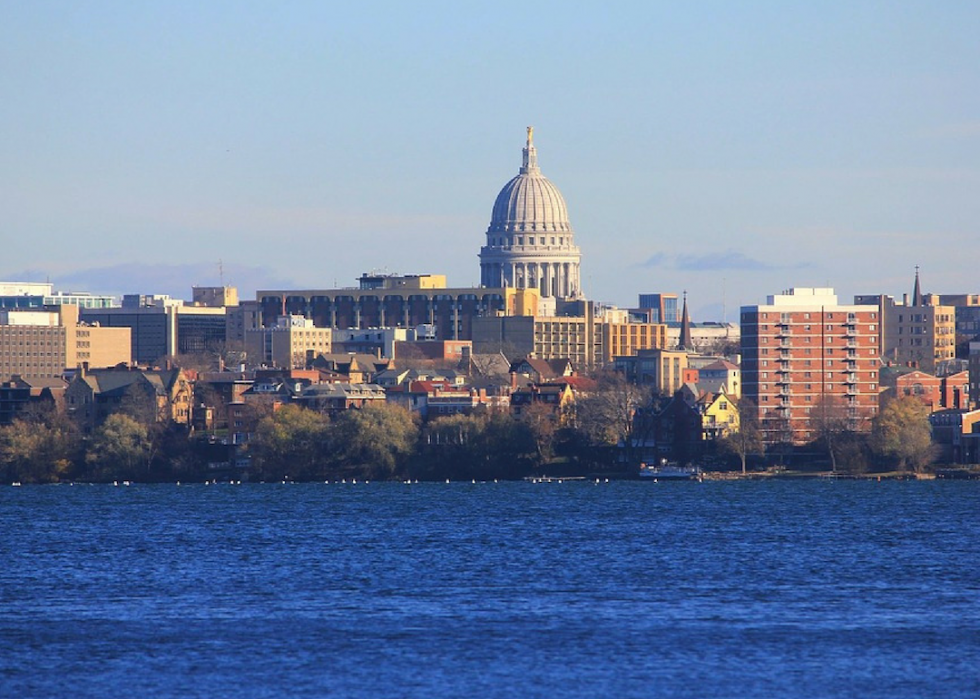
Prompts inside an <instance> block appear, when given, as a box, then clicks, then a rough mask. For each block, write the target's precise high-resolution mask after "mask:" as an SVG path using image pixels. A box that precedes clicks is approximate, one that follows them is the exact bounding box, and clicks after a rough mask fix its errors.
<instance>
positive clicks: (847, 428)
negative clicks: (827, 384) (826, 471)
mask: <svg viewBox="0 0 980 699" xmlns="http://www.w3.org/2000/svg"><path fill="white" fill-rule="evenodd" d="M810 424H811V426H812V427H813V431H814V432H815V433H816V438H817V440H819V441H820V442H822V443H823V445H824V447H826V449H827V454H828V455H829V456H830V468H831V470H832V471H833V472H834V473H837V457H838V455H839V452H840V448H841V446H842V441H843V439H844V437H845V435H847V434H848V433H850V432H851V418H850V415H849V414H848V407H847V403H845V402H844V399H843V398H841V397H840V396H835V395H833V394H826V395H823V396H821V397H820V398H819V399H817V402H816V403H814V404H813V408H812V409H811V410H810Z"/></svg>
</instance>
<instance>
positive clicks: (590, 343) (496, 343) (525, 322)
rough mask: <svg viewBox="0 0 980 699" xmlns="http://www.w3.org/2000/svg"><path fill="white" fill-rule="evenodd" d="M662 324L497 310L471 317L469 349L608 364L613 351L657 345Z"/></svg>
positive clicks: (580, 366)
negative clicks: (499, 312)
mask: <svg viewBox="0 0 980 699" xmlns="http://www.w3.org/2000/svg"><path fill="white" fill-rule="evenodd" d="M665 342H666V327H665V326H663V325H660V324H657V323H614V322H605V321H602V320H600V319H598V318H596V317H595V316H593V315H592V314H591V313H588V314H586V315H584V316H534V317H527V316H525V317H520V316H502V317H495V318H476V319H474V321H473V351H474V352H477V353H486V352H496V351H503V352H504V354H505V355H508V356H514V357H523V356H533V357H537V358H539V359H564V358H567V359H569V360H570V361H571V362H572V365H573V366H574V367H575V369H576V370H577V371H585V370H589V369H592V368H595V367H601V366H608V365H611V364H612V363H613V360H614V358H615V357H616V356H618V355H629V354H636V353H637V352H640V351H641V350H648V349H657V348H661V347H663V346H664V343H665Z"/></svg>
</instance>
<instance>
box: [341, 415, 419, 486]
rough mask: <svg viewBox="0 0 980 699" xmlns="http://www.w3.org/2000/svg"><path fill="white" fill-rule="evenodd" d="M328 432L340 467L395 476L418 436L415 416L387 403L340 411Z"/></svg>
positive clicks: (368, 474) (370, 475) (371, 475)
mask: <svg viewBox="0 0 980 699" xmlns="http://www.w3.org/2000/svg"><path fill="white" fill-rule="evenodd" d="M331 432H332V434H333V437H334V442H335V444H336V445H337V456H338V458H339V459H340V460H341V462H342V463H343V465H344V467H345V468H346V469H349V470H351V471H353V472H355V473H358V474H360V475H361V476H363V477H365V478H394V477H396V476H398V475H399V473H400V472H401V470H402V466H403V465H404V462H405V460H406V458H407V457H408V456H410V455H411V454H412V453H414V451H415V447H416V445H417V444H418V437H419V427H418V422H417V418H416V416H415V415H414V414H413V413H411V412H409V411H408V410H406V409H405V408H402V407H400V406H396V405H388V404H387V403H382V404H380V405H371V404H369V405H365V406H364V407H363V408H360V409H355V410H347V411H345V412H343V413H341V414H340V415H338V416H337V418H336V419H335V421H334V425H333V429H332V430H331Z"/></svg>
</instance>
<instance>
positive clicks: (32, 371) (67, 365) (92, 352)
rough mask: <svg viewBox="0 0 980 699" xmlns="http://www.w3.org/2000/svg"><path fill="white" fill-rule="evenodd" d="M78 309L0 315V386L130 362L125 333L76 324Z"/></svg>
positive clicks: (68, 307)
mask: <svg viewBox="0 0 980 699" xmlns="http://www.w3.org/2000/svg"><path fill="white" fill-rule="evenodd" d="M78 310H79V308H78V306H76V305H74V304H63V305H60V306H49V307H48V308H47V309H45V310H30V311H21V310H18V311H12V310H7V311H0V381H6V380H8V379H10V377H11V376H13V375H15V374H16V375H18V376H21V377H22V378H25V379H39V378H40V379H46V378H58V377H60V376H62V375H63V374H64V373H65V370H66V369H74V368H75V367H77V366H78V365H80V364H88V365H90V366H93V367H108V366H113V365H116V364H128V363H129V362H130V361H131V356H130V341H129V337H130V336H129V329H128V328H103V327H100V326H98V325H97V324H96V325H92V324H87V323H81V322H79V320H78Z"/></svg>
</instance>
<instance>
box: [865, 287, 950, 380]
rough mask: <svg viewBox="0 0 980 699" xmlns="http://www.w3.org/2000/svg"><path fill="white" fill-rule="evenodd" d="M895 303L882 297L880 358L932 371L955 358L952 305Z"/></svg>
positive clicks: (926, 299) (925, 300)
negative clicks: (882, 347)
mask: <svg viewBox="0 0 980 699" xmlns="http://www.w3.org/2000/svg"><path fill="white" fill-rule="evenodd" d="M931 300H932V299H930V298H929V297H923V302H924V303H923V305H918V306H913V305H903V304H901V303H895V300H894V299H893V298H891V297H890V296H888V297H885V301H884V303H883V305H882V309H881V314H882V317H883V318H884V327H885V333H884V335H885V337H884V350H883V352H882V359H884V360H885V361H887V362H892V363H894V364H902V365H907V366H913V367H916V368H918V369H921V370H922V371H926V372H930V373H932V372H935V371H936V370H937V369H938V368H939V365H940V364H941V363H942V362H944V361H948V360H950V359H953V358H954V357H955V356H956V309H955V308H954V307H953V306H939V305H931V304H930V305H926V303H925V302H927V301H931Z"/></svg>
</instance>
